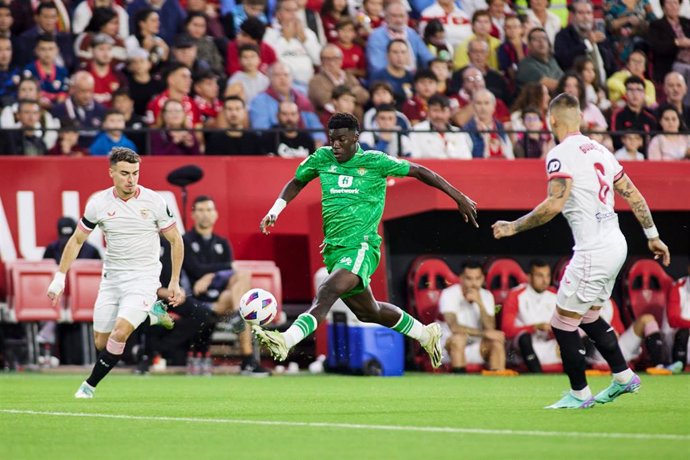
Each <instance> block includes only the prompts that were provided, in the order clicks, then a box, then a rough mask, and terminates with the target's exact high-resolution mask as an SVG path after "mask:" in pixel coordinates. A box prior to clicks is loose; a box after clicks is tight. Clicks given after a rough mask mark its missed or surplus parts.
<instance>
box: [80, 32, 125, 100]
mask: <svg viewBox="0 0 690 460" xmlns="http://www.w3.org/2000/svg"><path fill="white" fill-rule="evenodd" d="M114 43H115V42H114V41H113V39H112V38H111V37H110V36H109V35H105V34H98V35H96V36H95V37H94V38H93V40H92V41H91V48H92V53H91V54H92V56H93V59H92V60H91V62H90V63H89V64H87V65H86V66H85V68H84V70H86V71H87V72H89V73H90V74H91V75H92V76H93V79H94V83H95V86H94V95H93V97H94V99H95V100H96V102H99V103H101V104H103V106H104V107H110V106H111V101H112V98H113V92H114V91H117V90H118V88H120V87H126V86H127V77H125V76H124V74H123V73H122V72H120V71H119V70H117V69H116V68H115V66H114V64H113V54H112V52H113V45H114Z"/></svg>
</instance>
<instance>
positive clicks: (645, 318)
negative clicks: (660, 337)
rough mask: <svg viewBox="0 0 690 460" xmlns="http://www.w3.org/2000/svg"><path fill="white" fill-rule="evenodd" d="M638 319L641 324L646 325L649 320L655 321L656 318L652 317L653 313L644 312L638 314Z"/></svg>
mask: <svg viewBox="0 0 690 460" xmlns="http://www.w3.org/2000/svg"><path fill="white" fill-rule="evenodd" d="M638 321H639V322H640V323H641V324H643V325H647V324H649V323H651V322H656V319H655V318H654V315H651V314H649V313H645V314H644V315H642V316H640V319H638Z"/></svg>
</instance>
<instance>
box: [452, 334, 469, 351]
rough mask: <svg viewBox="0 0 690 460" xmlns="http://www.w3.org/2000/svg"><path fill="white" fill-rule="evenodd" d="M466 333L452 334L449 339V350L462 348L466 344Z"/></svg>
mask: <svg viewBox="0 0 690 460" xmlns="http://www.w3.org/2000/svg"><path fill="white" fill-rule="evenodd" d="M467 338H468V337H467V334H453V335H452V336H451V337H450V338H449V339H448V343H449V344H450V349H451V350H464V349H465V347H466V346H467Z"/></svg>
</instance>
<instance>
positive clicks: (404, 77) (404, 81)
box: [369, 39, 413, 107]
mask: <svg viewBox="0 0 690 460" xmlns="http://www.w3.org/2000/svg"><path fill="white" fill-rule="evenodd" d="M409 60H410V53H409V47H408V44H407V42H406V41H405V40H401V39H395V40H391V41H390V42H389V43H388V50H387V64H386V66H385V67H384V68H383V69H379V70H376V71H374V72H372V73H371V74H370V75H369V77H370V80H371V81H386V82H388V83H390V85H391V87H392V88H393V95H394V96H395V101H396V105H398V106H399V107H400V106H402V104H403V102H405V100H406V99H407V98H409V97H410V96H412V79H413V76H412V75H413V74H412V72H410V71H409V70H407V65H408V62H409Z"/></svg>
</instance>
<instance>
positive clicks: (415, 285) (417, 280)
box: [407, 256, 458, 324]
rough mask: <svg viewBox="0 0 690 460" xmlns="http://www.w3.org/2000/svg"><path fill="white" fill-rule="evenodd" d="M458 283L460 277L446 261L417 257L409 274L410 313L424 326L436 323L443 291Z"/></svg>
mask: <svg viewBox="0 0 690 460" xmlns="http://www.w3.org/2000/svg"><path fill="white" fill-rule="evenodd" d="M457 282H458V276H457V275H456V274H455V273H453V270H451V269H450V267H449V266H448V264H446V262H445V261H444V260H442V259H438V258H434V257H429V256H420V257H417V258H416V259H415V260H414V261H413V262H412V265H411V267H410V270H409V271H408V272H407V287H408V301H409V309H410V311H412V312H413V313H414V315H415V316H416V318H417V319H418V320H419V321H421V322H422V323H424V324H429V323H432V322H434V321H436V320H437V319H438V318H439V313H438V299H439V297H440V296H441V291H443V290H444V289H445V288H447V287H448V286H451V285H453V284H455V283H457Z"/></svg>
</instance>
